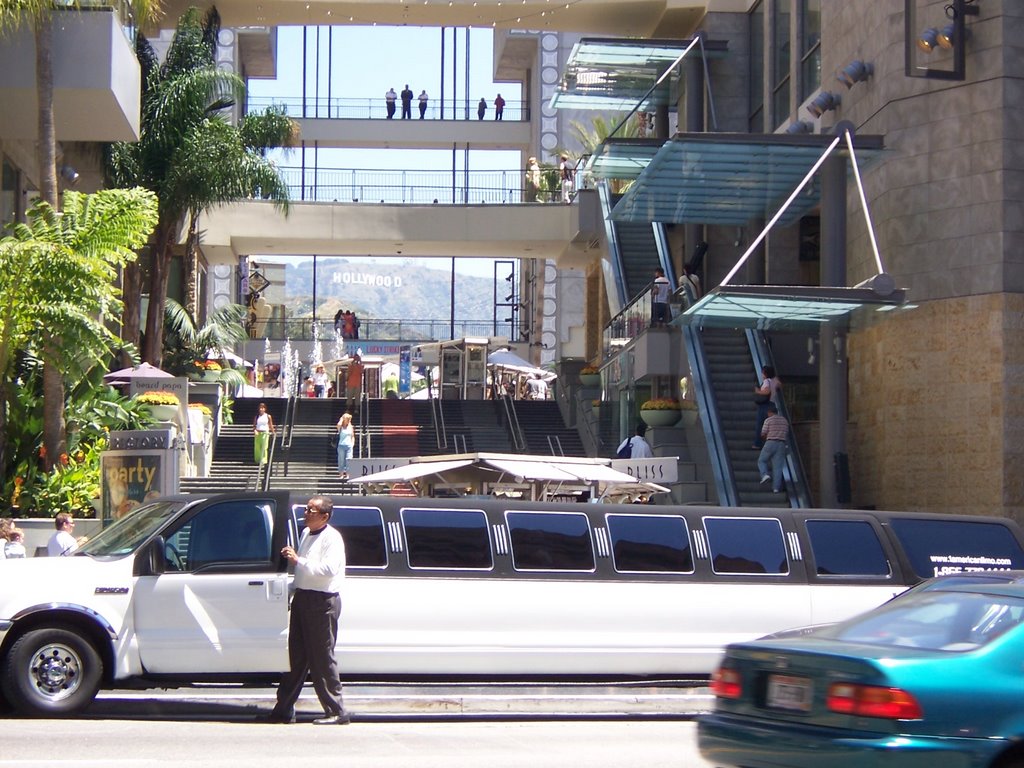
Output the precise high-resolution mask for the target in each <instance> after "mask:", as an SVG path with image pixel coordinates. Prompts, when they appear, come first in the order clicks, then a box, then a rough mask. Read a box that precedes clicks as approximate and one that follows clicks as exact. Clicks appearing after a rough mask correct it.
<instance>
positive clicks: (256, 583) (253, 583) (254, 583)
mask: <svg viewBox="0 0 1024 768" xmlns="http://www.w3.org/2000/svg"><path fill="white" fill-rule="evenodd" d="M249 586H250V587H262V586H263V582H262V581H250V582H249Z"/></svg>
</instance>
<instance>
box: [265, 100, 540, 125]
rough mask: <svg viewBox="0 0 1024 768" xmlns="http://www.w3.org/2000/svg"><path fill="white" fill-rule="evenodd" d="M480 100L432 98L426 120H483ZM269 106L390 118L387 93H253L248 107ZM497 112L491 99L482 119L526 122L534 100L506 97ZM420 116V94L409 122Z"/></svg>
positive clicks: (328, 116)
mask: <svg viewBox="0 0 1024 768" xmlns="http://www.w3.org/2000/svg"><path fill="white" fill-rule="evenodd" d="M479 104H480V100H479V99H477V100H476V101H472V102H467V101H466V100H464V99H458V100H455V99H445V100H444V101H443V102H442V101H440V100H439V99H428V100H427V108H426V110H425V111H424V113H423V118H422V119H423V120H425V121H426V120H459V121H463V122H465V121H474V120H475V121H478V122H480V121H481V118H480V117H479V116H478V113H477V110H478V107H479ZM268 107H279V108H282V109H284V111H285V114H286V115H288V116H289V117H294V118H299V119H324V120H387V119H389V118H388V108H387V102H386V100H385V99H384V96H376V97H373V98H352V97H340V98H339V97H334V96H332V97H326V96H306V97H302V96H271V97H262V96H256V97H250V98H249V100H248V102H247V104H246V111H247V112H249V113H252V112H263V111H264V110H266V109H267V108H268ZM496 116H497V113H496V112H495V109H494V102H493V101H492V100H491V99H487V110H486V111H485V112H484V116H483V119H482V122H488V121H490V122H502V121H505V120H508V121H510V122H526V121H528V120H529V119H530V104H529V102H526V101H512V100H509V99H506V100H505V107H504V109H503V110H502V115H501V120H500V121H499V120H497V119H496ZM401 118H402V102H401V100H399V101H398V102H397V103H396V105H395V112H394V118H392V119H394V120H401ZM418 120H420V103H419V98H418V94H417V98H414V99H413V100H412V116H411V118H410V119H409V120H407V121H406V122H415V121H418Z"/></svg>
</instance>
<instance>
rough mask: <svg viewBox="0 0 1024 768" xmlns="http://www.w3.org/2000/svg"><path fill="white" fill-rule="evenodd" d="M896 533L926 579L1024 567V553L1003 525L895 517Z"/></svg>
mask: <svg viewBox="0 0 1024 768" xmlns="http://www.w3.org/2000/svg"><path fill="white" fill-rule="evenodd" d="M891 525H892V530H893V532H894V533H895V534H896V537H897V538H898V539H899V540H900V543H901V544H902V545H903V549H904V550H905V551H906V553H907V557H908V558H910V565H911V566H912V567H913V569H914V573H916V574H917V575H918V576H919V577H921V578H922V579H928V578H931V577H932V576H939V575H942V574H944V573H961V572H964V571H989V570H1005V569H1007V568H1014V569H1017V568H1024V551H1022V550H1021V547H1020V544H1018V543H1017V540H1016V539H1015V538H1014V536H1013V534H1012V533H1011V531H1010V530H1009V529H1008V528H1007V527H1006V526H1005V525H1000V524H999V523H985V522H977V523H975V522H970V521H967V520H916V519H909V518H893V520H892V523H891Z"/></svg>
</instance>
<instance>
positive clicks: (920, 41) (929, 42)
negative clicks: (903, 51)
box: [917, 27, 939, 53]
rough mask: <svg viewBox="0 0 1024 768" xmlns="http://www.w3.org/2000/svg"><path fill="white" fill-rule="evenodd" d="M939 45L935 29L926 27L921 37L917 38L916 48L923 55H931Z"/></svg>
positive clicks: (937, 32)
mask: <svg viewBox="0 0 1024 768" xmlns="http://www.w3.org/2000/svg"><path fill="white" fill-rule="evenodd" d="M938 44H939V30H937V29H936V28H935V27H928V29H926V30H925V31H924V32H922V33H921V36H920V37H919V38H917V47H918V48H920V49H921V50H922V51H924V52H925V53H931V52H932V51H934V50H935V46H937V45H938Z"/></svg>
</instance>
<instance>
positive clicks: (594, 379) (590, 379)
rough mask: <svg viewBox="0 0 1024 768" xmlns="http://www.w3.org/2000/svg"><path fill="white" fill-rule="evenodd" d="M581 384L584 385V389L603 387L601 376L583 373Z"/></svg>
mask: <svg viewBox="0 0 1024 768" xmlns="http://www.w3.org/2000/svg"><path fill="white" fill-rule="evenodd" d="M580 384H582V385H583V386H584V387H599V386H601V374H600V373H581V374H580Z"/></svg>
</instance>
